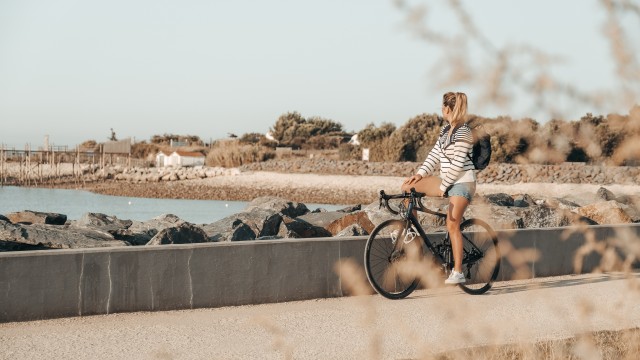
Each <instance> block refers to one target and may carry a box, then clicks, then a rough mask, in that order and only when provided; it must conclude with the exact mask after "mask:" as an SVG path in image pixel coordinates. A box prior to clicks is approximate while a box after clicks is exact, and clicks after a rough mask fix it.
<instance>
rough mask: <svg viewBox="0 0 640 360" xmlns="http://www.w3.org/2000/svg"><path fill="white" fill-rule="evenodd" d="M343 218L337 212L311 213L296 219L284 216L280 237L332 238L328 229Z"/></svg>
mask: <svg viewBox="0 0 640 360" xmlns="http://www.w3.org/2000/svg"><path fill="white" fill-rule="evenodd" d="M342 216H344V214H342V213H337V212H335V211H331V212H322V213H309V214H307V215H304V216H299V217H297V218H295V219H293V218H290V217H287V216H283V218H282V224H283V225H284V227H282V226H281V228H280V232H279V233H278V235H283V234H284V235H286V236H284V237H300V238H315V237H330V236H332V234H331V232H329V231H328V230H327V229H326V227H327V226H328V225H329V224H330V223H331V222H333V221H335V220H337V219H339V218H340V217H342Z"/></svg>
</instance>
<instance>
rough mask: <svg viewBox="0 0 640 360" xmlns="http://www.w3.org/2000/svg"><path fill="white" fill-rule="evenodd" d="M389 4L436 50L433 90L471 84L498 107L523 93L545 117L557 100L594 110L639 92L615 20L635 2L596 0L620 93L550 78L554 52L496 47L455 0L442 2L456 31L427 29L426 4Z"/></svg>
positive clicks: (555, 111) (639, 79)
mask: <svg viewBox="0 0 640 360" xmlns="http://www.w3.org/2000/svg"><path fill="white" fill-rule="evenodd" d="M393 2H394V4H395V6H396V7H397V8H398V9H399V10H400V11H402V12H403V13H405V18H406V24H407V28H408V30H409V31H410V32H412V33H413V34H415V35H416V36H417V37H418V38H419V39H420V40H422V41H424V42H426V43H428V44H430V45H433V46H436V47H438V48H439V50H440V53H441V54H442V55H441V56H440V58H438V59H437V60H436V61H435V66H434V68H433V70H432V74H433V76H434V79H435V81H434V82H433V83H434V84H435V86H436V87H437V88H439V89H445V88H447V89H448V88H451V87H455V86H460V85H469V84H472V85H476V86H478V88H479V90H480V99H479V101H478V103H480V104H493V105H496V106H499V107H502V108H506V107H509V106H510V105H512V104H513V103H514V101H515V98H516V96H515V95H513V94H514V93H515V94H517V93H524V94H526V95H527V96H529V97H530V98H531V101H530V102H531V106H532V109H534V110H535V111H536V112H539V111H543V112H545V113H546V114H548V115H549V116H551V117H561V116H562V110H561V109H559V108H557V106H558V105H557V104H558V103H563V102H566V103H567V104H569V105H570V106H571V107H575V106H577V105H589V106H590V107H592V108H593V109H594V110H602V106H603V105H604V104H616V106H626V107H627V108H629V107H631V106H632V105H633V103H634V101H635V99H636V97H637V95H638V94H640V90H639V89H638V84H640V68H639V67H638V64H637V61H636V59H635V57H634V52H633V49H632V48H631V47H630V46H629V44H628V43H627V41H626V34H625V32H624V29H623V27H622V25H621V24H620V21H619V14H620V12H625V11H626V12H633V13H635V14H640V6H638V5H637V4H635V3H634V2H633V1H632V0H617V1H616V0H601V2H602V4H603V5H604V6H605V7H606V9H607V14H608V17H607V21H606V28H607V31H606V35H607V37H608V39H609V41H610V43H611V47H612V57H613V59H614V60H615V61H616V64H617V73H616V75H617V78H618V79H619V81H620V84H621V88H622V95H623V96H619V95H618V96H616V94H615V93H614V94H612V93H611V91H605V90H604V89H603V90H599V91H591V92H587V91H583V90H581V89H579V88H578V87H576V86H574V85H572V84H570V83H567V82H565V81H562V80H560V79H558V78H557V77H555V76H553V74H552V72H551V68H552V67H553V66H555V65H557V64H559V63H562V62H563V59H562V58H561V57H559V56H557V55H554V54H549V53H547V52H545V51H543V50H541V49H538V48H536V47H533V46H531V45H517V46H516V45H512V44H506V45H504V46H502V47H498V46H496V45H495V44H493V43H492V42H491V41H490V39H489V38H488V37H487V36H485V35H484V33H483V32H482V30H481V29H480V28H479V27H478V26H477V25H476V24H475V22H474V21H473V18H472V16H471V15H470V14H469V12H468V11H467V10H466V9H465V6H464V2H463V1H461V0H448V1H447V4H448V6H449V8H450V9H451V10H452V11H453V13H454V15H455V19H456V22H457V24H455V25H456V26H453V27H452V28H453V29H458V30H457V32H453V31H451V30H446V31H445V30H442V31H438V30H435V29H433V28H432V27H430V26H429V25H430V22H429V21H428V15H429V14H430V10H429V7H428V6H427V5H426V4H418V5H410V4H409V3H408V1H405V0H394V1H393ZM472 47H478V48H479V49H480V50H481V51H482V52H483V53H484V54H483V55H485V56H471V51H470V49H471V48H472ZM478 58H481V59H482V60H480V61H478V63H475V64H474V63H473V62H472V61H471V60H470V59H478ZM559 100H560V101H559Z"/></svg>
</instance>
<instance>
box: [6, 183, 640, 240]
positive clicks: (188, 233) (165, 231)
mask: <svg viewBox="0 0 640 360" xmlns="http://www.w3.org/2000/svg"><path fill="white" fill-rule="evenodd" d="M594 195H596V197H597V199H598V201H596V202H593V203H590V204H586V205H580V204H577V203H574V202H571V201H568V200H566V199H563V198H554V197H546V198H539V197H534V196H531V195H528V194H520V195H515V196H512V195H509V194H505V193H495V194H487V195H483V196H476V198H474V201H473V203H472V204H471V205H470V206H469V208H468V210H467V212H466V213H465V216H466V217H467V218H471V217H476V218H480V219H483V220H485V221H486V222H488V223H489V224H490V225H491V226H493V227H494V228H496V229H521V228H543V227H562V226H570V225H577V224H589V225H595V224H629V223H638V222H640V211H639V209H640V196H638V195H635V196H616V195H615V194H613V193H612V192H611V191H609V190H607V189H606V188H600V189H599V190H598V192H597V194H594ZM424 203H425V206H427V207H428V208H429V209H432V210H437V211H439V212H442V213H446V211H447V207H448V202H447V200H446V199H437V198H425V199H424ZM396 217H397V216H396V215H393V214H391V213H390V212H388V211H387V210H386V209H384V208H382V209H381V208H380V206H379V203H378V201H374V202H372V203H370V204H358V205H354V206H349V207H346V208H344V209H342V210H338V211H326V210H322V209H316V210H314V211H310V210H309V209H308V208H307V206H306V205H305V204H304V203H299V202H294V201H291V200H288V199H285V198H276V197H260V198H256V199H254V200H253V201H251V202H250V203H249V205H248V206H247V208H246V209H245V210H244V211H242V212H240V213H238V214H234V215H231V216H228V217H226V218H224V219H221V220H219V221H216V222H214V223H211V224H202V225H196V224H192V223H189V222H186V221H184V220H182V219H180V218H178V217H177V216H175V215H171V214H164V215H161V216H158V217H155V218H153V219H150V220H148V221H142V222H140V221H132V220H126V219H118V218H116V217H115V216H110V215H105V214H99V213H86V214H85V215H84V216H83V217H82V218H81V219H79V220H71V221H69V220H67V216H66V215H64V214H54V213H41V212H34V211H22V212H16V213H10V214H5V215H4V216H3V215H0V251H21V250H46V249H65V248H71V249H73V248H92V247H113V246H152V245H164V244H185V243H204V242H228V241H246V240H274V239H285V238H317V237H333V236H357V235H368V234H370V233H371V231H372V230H373V228H374V227H375V226H376V225H378V224H380V223H381V222H383V221H385V220H387V219H391V218H396ZM419 218H420V221H421V223H422V224H423V226H424V227H425V229H426V230H427V231H432V232H438V231H445V224H444V221H443V219H442V218H439V217H435V216H432V215H428V214H424V213H420V215H419Z"/></svg>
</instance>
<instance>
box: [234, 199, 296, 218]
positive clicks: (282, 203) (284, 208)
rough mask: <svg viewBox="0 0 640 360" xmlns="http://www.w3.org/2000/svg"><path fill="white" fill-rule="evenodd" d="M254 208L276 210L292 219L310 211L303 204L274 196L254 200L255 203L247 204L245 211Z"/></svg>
mask: <svg viewBox="0 0 640 360" xmlns="http://www.w3.org/2000/svg"><path fill="white" fill-rule="evenodd" d="M253 208H259V209H268V210H274V211H276V212H279V213H281V214H283V215H287V216H288V217H291V218H295V217H298V216H300V215H304V214H306V213H308V212H309V209H308V208H307V206H306V205H305V204H303V203H297V202H293V201H289V200H287V199H283V198H279V197H273V196H263V197H259V198H255V199H253V201H251V202H250V203H249V204H247V207H246V209H245V211H249V210H251V209H253Z"/></svg>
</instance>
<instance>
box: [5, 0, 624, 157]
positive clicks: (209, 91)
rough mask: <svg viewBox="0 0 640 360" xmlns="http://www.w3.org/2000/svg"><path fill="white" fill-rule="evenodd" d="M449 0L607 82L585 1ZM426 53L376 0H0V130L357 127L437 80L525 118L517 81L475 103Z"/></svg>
mask: <svg viewBox="0 0 640 360" xmlns="http://www.w3.org/2000/svg"><path fill="white" fill-rule="evenodd" d="M413 3H420V2H419V1H414V2H413ZM425 3H426V4H428V6H429V8H430V9H431V11H430V13H429V17H428V19H427V20H428V21H429V24H430V26H432V27H434V28H436V29H438V30H441V31H443V32H450V31H455V30H456V29H455V26H456V24H455V22H454V21H452V20H451V16H450V14H448V13H447V8H448V7H447V6H446V4H445V3H444V2H443V1H429V2H425ZM462 3H463V4H464V5H465V8H466V9H467V11H468V12H469V13H470V14H471V15H472V16H473V19H474V21H475V22H476V25H477V27H478V28H479V29H481V31H482V32H483V33H484V34H485V35H486V37H487V38H489V39H490V40H491V42H492V43H494V44H496V45H498V46H500V45H503V44H510V43H511V44H530V45H533V46H536V47H539V48H540V49H542V50H544V51H545V52H548V53H551V54H557V55H558V56H561V57H562V59H563V63H562V64H561V65H560V66H559V67H557V68H554V74H556V75H557V76H559V77H561V78H562V79H563V80H565V81H567V82H569V83H571V84H574V85H575V86H578V87H579V88H581V89H602V88H605V89H606V88H612V87H614V86H615V82H614V81H613V80H612V79H613V78H614V76H613V70H614V63H613V61H612V59H611V57H610V55H609V48H608V46H609V45H608V43H607V42H606V40H605V38H604V36H603V31H602V23H603V21H604V18H605V14H604V11H603V9H602V7H601V6H600V5H599V3H598V1H597V0H563V1H556V0H519V1H517V2H516V1H509V0H484V1H470V0H467V1H462ZM441 55H442V54H441V53H440V50H439V49H438V48H436V47H434V46H431V45H430V44H428V43H426V42H424V41H421V40H419V39H417V38H416V36H415V35H414V34H412V33H411V32H410V31H409V30H408V28H407V22H406V17H405V14H404V13H403V12H402V11H401V10H400V9H398V8H397V7H396V6H394V3H393V1H391V0H314V1H309V0H235V1H220V0H181V1H172V0H165V1H162V0H137V1H130V0H127V1H125V0H111V1H96V0H55V1H50V0H39V1H38V0H0V144H5V145H6V146H9V147H16V148H24V147H25V145H26V144H30V146H31V147H32V148H37V147H38V146H42V144H43V142H44V137H45V136H48V138H49V143H50V144H53V145H59V146H62V145H68V146H70V147H74V146H75V145H77V144H80V143H82V142H83V141H85V140H96V141H99V142H101V141H105V140H107V138H108V137H109V136H110V135H111V130H110V129H111V128H113V130H114V132H115V133H116V135H117V137H118V138H127V137H132V138H135V140H136V141H141V140H149V139H150V138H151V136H153V135H155V134H165V133H168V134H180V135H197V136H200V137H201V138H202V139H203V140H204V141H209V140H211V139H213V140H215V139H219V138H224V137H226V136H227V134H228V133H234V134H237V135H241V134H244V133H250V132H258V133H265V132H267V131H268V130H269V128H270V127H272V126H273V125H274V124H275V122H276V120H277V119H278V117H279V116H280V115H281V114H284V113H286V112H290V111H297V112H299V113H301V114H302V115H303V116H304V117H311V116H320V117H323V118H327V119H331V120H334V121H337V122H339V123H341V124H342V125H343V127H344V129H345V130H346V131H355V132H357V131H359V130H361V129H362V128H364V127H365V126H366V125H367V124H369V123H374V124H376V125H380V124H381V123H383V122H391V123H394V124H396V125H397V126H401V125H402V124H404V123H405V122H406V121H407V120H408V119H410V118H411V117H413V116H415V115H418V114H421V113H425V112H426V113H433V112H438V111H439V110H440V101H441V97H442V93H443V91H445V90H454V91H464V92H466V93H467V95H468V96H469V107H470V109H469V111H470V112H471V113H476V114H479V115H483V116H496V115H510V116H512V117H515V118H519V117H534V118H535V116H536V114H533V113H531V107H530V106H525V105H524V103H525V102H526V101H524V100H526V99H525V97H526V96H524V97H523V99H520V100H521V101H516V102H515V103H514V104H513V105H512V106H511V107H510V108H506V109H505V108H497V107H492V106H483V107H480V106H477V105H478V104H474V103H473V99H474V98H477V96H475V95H477V92H478V89H476V88H474V87H473V86H471V85H470V86H460V87H459V88H456V89H442V88H439V87H438V86H434V81H432V77H433V71H432V69H433V66H434V64H435V63H434V62H435V61H436V60H437V59H438V58H439V57H440V56H441ZM478 56H481V54H479V53H478ZM474 106H475V108H474ZM605 110H606V111H609V112H618V113H626V111H628V109H605ZM593 111H594V109H590V108H589V107H588V106H583V107H579V108H573V109H570V111H569V114H568V116H569V117H577V118H579V117H580V116H581V115H582V114H585V113H587V112H593ZM537 120H538V121H539V122H545V121H546V120H548V119H544V118H538V119H537Z"/></svg>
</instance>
